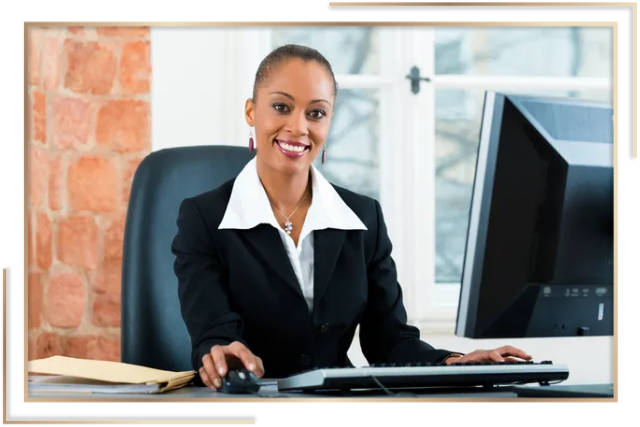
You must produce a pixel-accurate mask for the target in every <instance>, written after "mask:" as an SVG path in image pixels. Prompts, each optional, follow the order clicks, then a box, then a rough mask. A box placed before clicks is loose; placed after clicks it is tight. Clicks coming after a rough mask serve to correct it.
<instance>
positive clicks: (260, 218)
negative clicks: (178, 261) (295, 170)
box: [218, 158, 367, 311]
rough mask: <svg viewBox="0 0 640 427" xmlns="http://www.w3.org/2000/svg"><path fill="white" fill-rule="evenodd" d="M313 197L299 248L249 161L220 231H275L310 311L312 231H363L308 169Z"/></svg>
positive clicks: (235, 186) (326, 184)
mask: <svg viewBox="0 0 640 427" xmlns="http://www.w3.org/2000/svg"><path fill="white" fill-rule="evenodd" d="M311 191H312V192H313V193H312V194H313V197H312V199H311V206H309V210H308V211H307V216H306V218H305V221H304V224H303V226H302V232H301V233H300V238H299V239H298V246H297V247H296V245H295V243H294V242H293V239H292V238H291V236H289V235H288V234H287V233H285V231H284V230H283V229H282V227H280V224H279V223H278V221H277V219H276V217H275V216H274V214H273V211H272V210H271V204H270V202H269V198H268V197H267V193H266V191H265V190H264V187H263V186H262V183H261V182H260V178H259V177H258V171H257V168H256V159H255V158H254V159H252V160H251V161H250V162H249V163H248V164H247V165H246V166H245V167H244V169H243V170H242V172H240V174H239V175H238V177H237V178H236V180H235V182H234V184H233V189H232V190H231V197H230V199H229V204H228V205H227V210H226V211H225V214H224V217H223V218H222V222H220V225H219V226H218V228H219V229H250V228H253V227H256V226H257V225H259V224H270V225H272V226H273V227H275V229H276V230H278V232H279V234H280V238H281V239H282V243H283V244H284V247H285V249H286V251H287V255H288V256H289V260H290V261H291V265H292V266H293V271H294V272H295V273H296V277H297V278H298V283H299V284H300V288H301V289H302V294H303V295H304V298H305V300H306V302H307V306H308V307H309V311H312V309H313V274H314V273H313V271H314V270H313V260H314V254H313V231H314V230H324V229H326V228H334V229H341V230H366V229H367V227H366V226H365V225H364V224H363V223H362V221H361V220H360V218H358V216H357V215H356V214H355V213H354V212H353V211H352V210H351V209H350V208H349V207H348V206H347V204H346V203H344V201H343V200H342V198H341V197H340V195H339V194H338V193H337V192H336V190H335V189H334V188H333V186H332V185H331V183H329V181H327V180H326V179H325V178H324V177H323V176H322V174H321V173H320V172H319V171H318V170H317V169H316V168H315V167H314V166H313V165H312V166H311Z"/></svg>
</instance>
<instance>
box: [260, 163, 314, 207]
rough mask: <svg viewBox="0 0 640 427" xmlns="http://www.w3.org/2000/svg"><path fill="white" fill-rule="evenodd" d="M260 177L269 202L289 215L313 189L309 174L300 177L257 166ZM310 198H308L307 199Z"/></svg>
mask: <svg viewBox="0 0 640 427" xmlns="http://www.w3.org/2000/svg"><path fill="white" fill-rule="evenodd" d="M257 168H258V177H259V178H260V182H261V183H262V186H263V187H264V189H265V191H266V192H267V196H268V197H269V201H270V202H271V203H272V204H273V206H275V207H276V208H277V209H278V210H280V211H282V212H283V213H285V214H286V215H289V214H290V213H291V212H292V211H293V210H294V209H295V208H296V207H297V206H298V204H300V202H301V201H302V198H303V197H305V195H306V194H307V190H309V188H310V187H311V182H310V177H309V172H304V173H301V174H299V175H287V174H283V173H280V172H278V171H276V170H274V169H271V168H269V166H267V165H261V164H260V162H258V164H257ZM307 198H308V197H307Z"/></svg>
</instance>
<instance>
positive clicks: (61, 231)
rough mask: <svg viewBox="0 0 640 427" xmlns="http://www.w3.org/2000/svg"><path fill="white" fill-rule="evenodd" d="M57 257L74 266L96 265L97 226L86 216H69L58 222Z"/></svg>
mask: <svg viewBox="0 0 640 427" xmlns="http://www.w3.org/2000/svg"><path fill="white" fill-rule="evenodd" d="M58 259H59V260H60V261H62V262H64V263H67V264H69V265H71V266H74V267H79V268H85V269H94V268H96V267H97V266H98V226H97V224H96V222H95V220H94V219H93V218H91V217H88V216H80V215H75V216H70V217H68V218H64V219H61V220H59V222H58Z"/></svg>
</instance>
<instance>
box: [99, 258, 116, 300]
mask: <svg viewBox="0 0 640 427" xmlns="http://www.w3.org/2000/svg"><path fill="white" fill-rule="evenodd" d="M95 276H96V277H95V285H94V288H93V290H94V292H95V293H96V294H101V295H102V294H120V289H121V280H122V261H120V260H105V262H104V263H103V264H102V265H101V266H100V268H98V269H97V270H96V272H95Z"/></svg>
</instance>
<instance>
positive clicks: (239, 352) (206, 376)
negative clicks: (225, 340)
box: [198, 341, 264, 390]
mask: <svg viewBox="0 0 640 427" xmlns="http://www.w3.org/2000/svg"><path fill="white" fill-rule="evenodd" d="M243 367H244V368H246V369H248V370H249V371H251V372H253V373H254V374H255V375H256V376H257V377H258V378H261V377H262V376H263V375H264V366H263V365H262V359H260V358H259V357H258V356H256V355H254V354H253V353H251V351H249V349H248V348H247V347H245V346H244V344H242V343H240V342H238V341H234V342H232V343H231V344H229V345H214V346H213V347H211V351H210V352H209V353H208V354H205V355H204V356H203V357H202V368H200V370H199V371H198V372H199V373H200V378H202V382H203V383H205V385H206V386H207V387H210V388H212V389H214V390H218V389H219V388H220V387H221V386H222V377H224V376H225V375H226V374H227V372H228V371H229V370H230V369H240V368H243Z"/></svg>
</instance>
